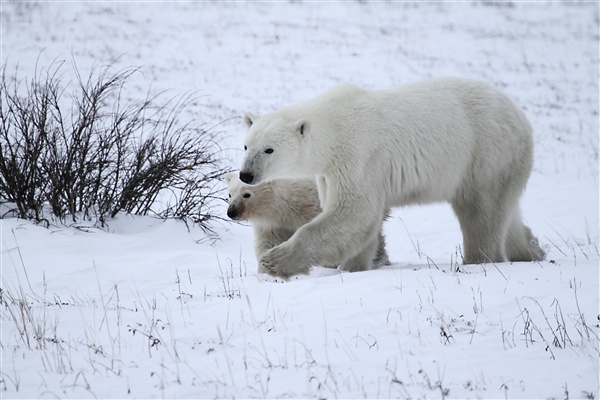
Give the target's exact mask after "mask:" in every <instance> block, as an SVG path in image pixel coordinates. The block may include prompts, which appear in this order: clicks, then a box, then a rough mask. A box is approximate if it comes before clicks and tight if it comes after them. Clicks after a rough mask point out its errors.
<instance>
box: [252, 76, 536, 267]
mask: <svg viewBox="0 0 600 400" xmlns="http://www.w3.org/2000/svg"><path fill="white" fill-rule="evenodd" d="M244 121H245V123H246V126H247V127H248V133H247V136H246V140H245V145H244V149H245V157H244V160H243V163H242V167H241V171H240V179H241V180H242V181H243V182H246V183H248V184H253V185H254V184H259V183H260V182H263V181H265V180H270V179H276V178H295V179H301V178H305V179H306V178H311V179H315V178H316V180H317V186H318V192H319V197H320V200H321V205H322V208H323V211H322V213H321V214H319V215H318V216H317V217H316V218H314V219H313V220H312V221H310V222H309V223H307V224H306V225H303V226H302V227H300V228H299V229H298V230H297V231H296V232H295V233H294V235H292V237H291V238H290V239H289V240H287V241H286V242H284V243H282V244H280V245H278V246H276V247H274V248H272V249H270V250H269V251H267V252H266V253H265V254H263V255H262V257H261V260H260V263H261V267H262V268H264V269H265V270H267V271H269V272H270V273H271V274H273V275H278V276H284V277H287V276H290V275H294V274H298V273H306V271H307V269H308V268H309V266H310V265H313V264H320V265H335V264H341V266H342V267H343V266H349V268H350V269H360V267H361V265H362V266H365V265H367V264H368V263H369V262H370V260H372V259H373V257H374V254H375V253H376V251H377V233H378V232H379V231H380V229H381V224H382V221H383V218H384V215H385V210H386V209H389V208H390V207H393V206H404V205H408V204H426V203H432V202H441V201H447V202H449V203H450V204H451V205H452V207H453V209H454V212H455V214H456V216H457V217H458V220H459V222H460V226H461V230H462V233H463V252H464V263H466V264H471V263H483V262H502V261H506V260H509V261H531V260H541V259H543V257H544V252H543V250H542V249H541V248H540V247H539V245H538V243H537V239H536V238H535V237H534V236H533V235H532V233H531V230H530V229H529V228H528V227H527V226H525V225H524V224H523V222H522V220H521V213H520V211H519V198H520V196H521V194H522V192H523V190H524V188H525V185H526V183H527V180H528V178H529V175H530V173H531V169H532V165H533V138H532V130H531V127H530V125H529V123H528V121H527V119H526V118H525V116H524V115H523V113H522V112H521V111H520V110H519V109H518V108H517V107H516V106H515V105H514V104H513V103H512V102H511V101H510V100H509V99H508V98H507V97H506V96H505V95H503V94H502V93H500V92H499V91H497V90H495V89H494V88H492V87H490V86H489V85H487V84H485V83H483V82H480V81H475V80H468V79H460V78H438V79H431V80H426V81H422V82H417V83H413V84H408V85H404V86H401V87H399V88H396V89H391V90H365V89H362V88H359V87H357V86H353V85H339V86H337V87H334V88H333V89H331V90H329V91H328V92H325V93H324V94H322V95H320V96H317V97H315V98H313V99H310V100H307V101H305V102H302V103H299V104H296V105H292V106H289V107H286V108H283V109H280V110H277V111H274V112H271V113H269V114H266V115H264V116H262V117H258V116H255V115H252V114H250V113H248V114H246V115H245V116H244Z"/></svg>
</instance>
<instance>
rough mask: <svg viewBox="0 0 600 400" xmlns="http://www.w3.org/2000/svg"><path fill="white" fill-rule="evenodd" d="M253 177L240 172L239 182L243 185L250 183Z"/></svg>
mask: <svg viewBox="0 0 600 400" xmlns="http://www.w3.org/2000/svg"><path fill="white" fill-rule="evenodd" d="M253 180H254V175H253V174H252V173H251V172H244V171H240V181H242V182H244V183H252V181H253Z"/></svg>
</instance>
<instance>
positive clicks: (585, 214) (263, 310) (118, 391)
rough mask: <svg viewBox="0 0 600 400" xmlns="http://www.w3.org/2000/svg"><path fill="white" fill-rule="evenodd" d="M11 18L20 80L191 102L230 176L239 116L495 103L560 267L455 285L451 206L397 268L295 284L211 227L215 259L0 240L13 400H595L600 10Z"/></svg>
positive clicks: (241, 229)
mask: <svg viewBox="0 0 600 400" xmlns="http://www.w3.org/2000/svg"><path fill="white" fill-rule="evenodd" d="M1 7H2V9H1V18H0V21H1V24H2V27H1V49H2V54H1V60H2V63H3V64H7V65H8V68H7V71H14V70H15V66H16V65H18V71H19V75H20V76H21V77H27V76H32V74H33V72H34V70H35V66H36V62H37V64H38V67H39V66H47V65H49V64H50V63H51V62H52V61H54V60H66V61H67V63H66V65H67V69H66V71H69V72H68V73H70V71H71V70H70V69H69V68H70V64H71V61H73V60H74V62H76V64H77V66H78V68H79V70H80V71H81V72H82V73H83V75H84V76H85V74H86V73H87V71H89V69H90V68H91V67H92V66H93V65H105V64H108V63H114V65H115V68H116V69H118V68H123V67H131V66H139V67H141V69H142V73H140V74H136V75H134V77H133V80H132V81H131V82H130V83H131V85H130V86H129V87H128V88H129V89H128V90H129V91H128V92H127V93H126V95H127V96H130V97H131V98H136V97H139V96H143V95H145V93H146V92H147V90H148V88H151V90H152V91H153V92H159V91H162V90H168V93H169V94H173V95H178V94H183V93H187V92H190V91H197V92H198V93H199V94H200V95H201V97H200V101H199V102H198V104H197V108H196V109H195V110H194V111H195V117H196V118H197V119H198V120H199V121H201V122H202V123H204V124H205V125H206V126H214V128H213V129H214V130H215V131H217V132H218V133H219V135H220V137H221V138H222V141H221V145H222V147H223V149H224V157H226V158H227V160H228V162H230V164H231V167H232V168H233V169H236V168H238V167H239V162H240V161H241V155H242V152H241V151H240V148H241V145H242V141H243V136H244V134H245V129H244V128H243V123H242V121H241V118H240V116H241V115H243V113H244V112H245V111H252V112H256V113H264V112H268V111H270V110H272V109H275V108H278V107H281V106H283V105H287V104H290V103H293V102H296V101H299V100H302V99H305V98H308V97H311V96H314V95H316V94H318V93H320V92H322V91H324V90H325V89H327V88H329V87H330V86H332V85H333V84H335V83H338V82H343V81H346V82H352V83H356V84H359V85H361V86H364V87H366V88H388V87H391V86H395V85H399V84H402V83H404V82H411V81H415V80H419V79H423V78H427V77H433V76H444V75H457V76H464V77H471V78H479V79H484V80H486V81H488V82H490V83H491V84H493V85H494V86H496V87H497V88H499V89H501V90H503V91H504V92H506V93H507V94H508V95H509V96H510V97H511V98H513V99H514V100H515V102H516V103H517V104H518V105H519V106H520V107H522V108H523V109H524V110H525V112H526V114H527V116H528V117H529V119H530V121H531V123H532V125H533V126H534V132H535V133H534V134H535V143H536V150H535V167H534V171H533V174H532V176H531V179H530V182H529V185H528V187H527V190H526V192H525V194H524V196H523V200H522V209H523V214H524V217H525V220H526V222H527V224H528V225H529V226H531V228H532V229H533V231H534V233H535V234H536V235H537V236H538V237H539V239H540V242H541V243H542V244H543V246H544V247H545V248H546V249H547V251H548V258H547V260H546V261H543V262H540V263H514V264H510V263H503V264H495V265H492V264H488V265H473V266H462V265H460V264H456V261H457V257H459V255H458V252H459V250H458V247H459V246H460V244H461V241H462V238H461V234H460V229H459V227H458V223H457V222H456V220H455V218H454V216H453V214H452V212H451V210H450V208H449V206H447V205H432V206H423V207H410V208H405V209H401V210H396V211H395V212H394V214H393V216H392V218H390V220H389V221H388V222H387V223H386V225H385V233H386V236H387V239H388V252H389V253H390V257H391V259H392V262H393V264H392V265H391V266H390V267H386V268H382V269H379V270H375V271H369V272H362V273H354V274H350V273H339V272H337V271H332V270H327V269H321V268H314V269H313V271H312V273H311V275H310V276H303V277H300V278H297V279H292V280H291V281H289V282H281V281H275V280H274V279H272V278H269V277H267V276H263V275H257V274H256V259H255V257H254V254H253V246H252V241H253V237H252V229H251V228H250V227H249V226H246V225H239V224H233V223H232V224H228V223H216V224H215V225H214V229H215V230H216V231H217V233H218V234H219V235H220V237H221V240H219V241H217V242H215V243H212V242H211V240H208V239H207V238H206V236H205V234H204V233H203V231H202V230H201V229H200V228H197V227H192V228H191V230H189V231H188V229H187V228H186V226H185V224H183V223H180V222H175V221H167V222H162V221H158V220H154V219H151V218H140V217H133V216H129V215H119V216H118V217H117V218H116V219H115V220H114V221H110V222H109V224H108V228H106V229H94V228H92V229H86V230H81V229H77V228H76V227H73V226H65V225H61V224H58V223H55V224H53V225H51V226H50V227H49V228H45V227H42V226H37V225H35V224H33V223H31V222H28V221H23V220H18V219H5V220H1V221H0V224H1V225H0V226H1V240H0V242H1V249H2V251H1V253H0V257H1V258H0V263H1V274H2V282H1V288H2V292H1V295H2V296H1V298H0V300H1V301H0V305H1V309H2V311H1V319H0V322H1V324H2V327H1V328H2V329H1V337H0V346H1V352H2V358H1V368H0V369H1V373H0V397H2V398H54V397H59V398H63V397H65V398H86V397H97V398H130V397H131V398H158V397H166V398H217V397H218V398H221V397H229V398H233V397H236V398H240V397H242V398H256V397H259V398H281V397H283V398H302V397H311V398H358V397H368V398H388V397H393V398H398V397H400V398H443V397H455V398H505V397H506V398H559V397H560V398H599V397H600V394H599V381H598V376H599V373H600V369H599V356H600V351H599V342H598V335H599V328H598V324H599V323H600V321H599V318H600V311H599V260H600V256H599V250H598V246H599V219H598V212H599V200H598V196H599V192H598V138H599V127H598V112H599V105H598V92H599V87H598V67H599V57H598V48H599V38H598V30H599V15H598V10H599V5H598V3H580V4H569V3H567V2H564V3H497V4H491V3H482V2H478V3H367V2H352V3H349V2H348V3H324V2H318V3H302V2H292V3H287V2H286V3H270V2H261V3H250V2H195V3H194V2H158V3H143V4H141V3H138V2H131V3H129V2H80V3H78V2H48V3H22V2H17V1H9V2H5V1H2V3H1ZM40 53H41V55H40ZM68 73H67V76H66V77H65V78H68V79H66V80H69V79H74V77H73V76H69V75H68ZM456 156H457V157H460V155H459V154H457V155H456ZM221 209H222V210H223V213H224V207H223V206H221Z"/></svg>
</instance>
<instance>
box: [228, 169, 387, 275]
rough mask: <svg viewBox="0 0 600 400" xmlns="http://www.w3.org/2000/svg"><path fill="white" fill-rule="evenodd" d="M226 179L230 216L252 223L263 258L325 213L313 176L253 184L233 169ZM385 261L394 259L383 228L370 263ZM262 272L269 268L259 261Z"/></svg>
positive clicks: (258, 256) (256, 249) (375, 266)
mask: <svg viewBox="0 0 600 400" xmlns="http://www.w3.org/2000/svg"><path fill="white" fill-rule="evenodd" d="M225 182H226V183H227V190H228V192H229V193H228V194H229V207H228V209H227V216H228V217H229V218H231V219H233V220H236V221H248V222H250V223H251V224H252V227H253V229H254V250H255V253H256V257H257V259H258V260H259V261H260V259H261V257H262V256H263V255H264V254H265V253H266V251H267V250H269V249H271V248H273V247H275V246H277V245H279V244H281V243H283V242H285V241H286V240H288V239H289V238H290V237H292V235H293V234H294V233H295V232H296V231H297V230H298V228H300V227H301V226H302V225H305V224H306V223H308V222H310V221H311V220H313V219H314V218H315V217H316V216H317V215H318V214H319V213H321V206H320V203H319V195H318V192H317V185H316V183H315V181H314V180H312V179H300V180H289V179H278V180H275V181H270V182H263V183H260V184H258V185H254V186H251V185H247V184H245V183H243V182H242V181H240V180H239V178H238V174H237V173H235V174H234V173H232V172H229V173H227V174H225ZM332 265H337V264H332ZM383 265H390V261H389V258H388V255H387V252H386V250H385V238H384V236H383V234H382V233H381V232H379V235H378V247H377V252H376V254H375V257H374V260H373V263H372V264H370V265H369V267H374V268H377V267H380V266H383ZM258 272H259V273H266V272H269V271H268V270H265V269H264V268H263V267H261V265H260V264H259V268H258Z"/></svg>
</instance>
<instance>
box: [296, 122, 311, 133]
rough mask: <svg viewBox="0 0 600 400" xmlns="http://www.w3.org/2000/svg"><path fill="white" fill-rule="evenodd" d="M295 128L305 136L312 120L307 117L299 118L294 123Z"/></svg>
mask: <svg viewBox="0 0 600 400" xmlns="http://www.w3.org/2000/svg"><path fill="white" fill-rule="evenodd" d="M294 129H295V130H296V132H298V133H299V134H300V135H302V136H304V135H305V134H306V133H308V131H309V130H310V122H309V121H308V120H307V119H301V120H298V121H296V122H295V123H294Z"/></svg>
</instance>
